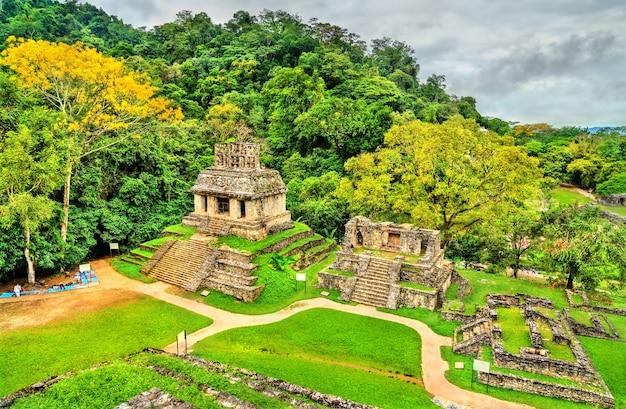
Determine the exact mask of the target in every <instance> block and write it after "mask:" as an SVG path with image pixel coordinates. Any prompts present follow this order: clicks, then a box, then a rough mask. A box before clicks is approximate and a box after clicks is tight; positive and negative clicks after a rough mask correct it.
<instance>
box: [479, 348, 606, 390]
mask: <svg viewBox="0 0 626 409" xmlns="http://www.w3.org/2000/svg"><path fill="white" fill-rule="evenodd" d="M491 347H492V351H493V363H494V365H495V366H499V367H501V368H508V369H516V370H519V371H525V372H531V373H536V374H542V375H549V376H553V377H555V378H566V379H573V380H576V381H578V382H593V381H595V380H596V376H595V374H594V373H592V372H590V371H589V370H588V369H587V367H586V366H584V365H581V364H580V363H578V362H570V361H563V360H560V359H552V358H547V357H543V356H540V355H515V354H511V353H509V352H506V351H504V348H503V347H502V343H500V342H493V343H492V345H491ZM572 352H574V351H572Z"/></svg>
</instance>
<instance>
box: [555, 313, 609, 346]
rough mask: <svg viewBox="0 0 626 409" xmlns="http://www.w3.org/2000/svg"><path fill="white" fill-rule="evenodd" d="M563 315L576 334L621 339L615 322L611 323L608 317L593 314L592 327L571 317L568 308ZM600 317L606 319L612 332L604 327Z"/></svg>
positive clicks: (591, 318)
mask: <svg viewBox="0 0 626 409" xmlns="http://www.w3.org/2000/svg"><path fill="white" fill-rule="evenodd" d="M563 316H564V319H565V320H567V323H568V325H569V327H570V328H571V329H572V331H573V332H574V333H575V334H576V335H582V336H585V337H592V338H601V339H609V340H615V339H619V334H618V333H617V331H616V330H615V327H613V324H611V321H609V320H608V319H607V318H606V317H602V318H600V317H598V316H597V315H595V316H591V317H590V321H591V323H592V324H593V326H591V327H590V326H587V325H585V324H581V323H580V322H578V321H576V320H575V319H573V318H572V317H570V315H569V311H568V310H563ZM600 319H604V320H606V323H607V324H608V325H609V328H610V329H611V331H612V333H609V332H608V331H607V330H606V329H605V328H604V325H602V322H600Z"/></svg>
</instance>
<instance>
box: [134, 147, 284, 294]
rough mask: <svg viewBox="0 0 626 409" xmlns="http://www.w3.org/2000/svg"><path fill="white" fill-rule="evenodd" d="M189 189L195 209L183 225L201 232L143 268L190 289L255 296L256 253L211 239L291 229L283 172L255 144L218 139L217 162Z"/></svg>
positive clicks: (165, 248)
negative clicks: (262, 161)
mask: <svg viewBox="0 0 626 409" xmlns="http://www.w3.org/2000/svg"><path fill="white" fill-rule="evenodd" d="M190 191H191V192H192V193H193V195H194V211H193V212H191V213H190V214H189V215H187V216H185V217H184V218H183V225H185V226H194V227H196V228H197V233H196V234H195V235H194V236H192V237H191V239H189V240H168V241H166V242H165V243H163V244H162V245H161V246H160V247H159V248H158V250H156V251H155V253H154V255H153V256H152V258H151V259H150V260H148V261H147V262H146V263H145V264H144V265H143V267H142V268H141V272H142V273H144V274H148V275H150V276H152V277H155V278H157V279H159V280H161V281H165V282H167V283H170V284H174V285H176V286H179V287H182V288H183V289H185V290H187V291H198V290H199V289H200V288H209V289H212V290H216V291H220V292H222V293H224V294H229V295H232V296H234V297H236V298H238V299H240V300H243V301H247V302H250V301H254V300H255V299H256V298H257V297H258V296H259V295H260V294H261V292H262V291H263V286H262V285H256V281H257V279H258V277H256V276H255V275H254V273H255V271H256V269H257V266H256V265H255V264H253V263H252V259H253V258H254V256H255V255H254V254H250V253H242V252H238V251H236V250H234V249H231V248H228V247H225V246H222V247H219V248H216V247H213V246H211V245H209V242H210V241H211V237H213V236H228V235H235V236H239V237H242V238H244V239H248V240H252V241H258V240H262V239H264V238H266V237H267V236H268V235H270V234H274V233H278V232H281V231H283V230H287V229H290V228H292V227H293V226H294V224H293V221H292V220H291V213H290V212H289V211H287V210H286V192H287V188H286V187H285V184H284V183H283V180H282V178H281V177H280V174H279V173H278V171H276V170H272V169H265V168H264V167H263V166H262V165H261V164H260V162H259V146H258V145H256V144H253V143H245V142H233V143H230V144H217V145H215V165H214V166H212V167H210V168H207V169H204V170H203V171H201V172H200V174H199V175H198V178H197V179H196V184H195V185H194V186H193V187H192V188H191V189H190Z"/></svg>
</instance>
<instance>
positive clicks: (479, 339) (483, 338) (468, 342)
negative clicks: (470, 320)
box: [452, 331, 491, 356]
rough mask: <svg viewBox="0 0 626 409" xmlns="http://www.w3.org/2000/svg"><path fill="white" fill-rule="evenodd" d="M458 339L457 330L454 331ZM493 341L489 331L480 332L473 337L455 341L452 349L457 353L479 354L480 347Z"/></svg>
mask: <svg viewBox="0 0 626 409" xmlns="http://www.w3.org/2000/svg"><path fill="white" fill-rule="evenodd" d="M454 338H455V339H456V331H455V333H454ZM490 343H491V336H490V335H489V334H488V333H483V334H478V335H476V336H474V337H472V338H469V339H465V340H463V341H462V342H459V343H456V342H455V343H454V346H453V347H452V351H454V353H456V354H463V355H473V356H478V352H480V347H481V346H483V345H489V344H490Z"/></svg>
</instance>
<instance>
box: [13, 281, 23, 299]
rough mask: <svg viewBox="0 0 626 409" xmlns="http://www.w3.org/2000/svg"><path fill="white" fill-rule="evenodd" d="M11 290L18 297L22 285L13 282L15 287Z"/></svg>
mask: <svg viewBox="0 0 626 409" xmlns="http://www.w3.org/2000/svg"><path fill="white" fill-rule="evenodd" d="M13 292H14V293H15V296H16V297H19V296H20V295H21V294H22V286H21V285H19V284H15V287H13Z"/></svg>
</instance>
